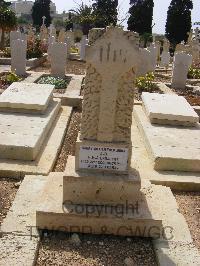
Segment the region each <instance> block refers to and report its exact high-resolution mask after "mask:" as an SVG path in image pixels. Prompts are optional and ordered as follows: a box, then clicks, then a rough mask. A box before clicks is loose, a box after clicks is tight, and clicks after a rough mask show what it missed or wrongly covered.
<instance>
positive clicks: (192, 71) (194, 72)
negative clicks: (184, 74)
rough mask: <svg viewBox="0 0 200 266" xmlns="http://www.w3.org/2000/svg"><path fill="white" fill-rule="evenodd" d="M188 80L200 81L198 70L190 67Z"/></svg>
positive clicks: (199, 71)
mask: <svg viewBox="0 0 200 266" xmlns="http://www.w3.org/2000/svg"><path fill="white" fill-rule="evenodd" d="M188 78H189V79H200V69H195V68H192V67H190V69H189V72H188Z"/></svg>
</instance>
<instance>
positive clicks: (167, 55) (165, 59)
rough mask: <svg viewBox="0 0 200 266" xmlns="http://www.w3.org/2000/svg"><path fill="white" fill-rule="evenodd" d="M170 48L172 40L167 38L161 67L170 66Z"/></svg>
mask: <svg viewBox="0 0 200 266" xmlns="http://www.w3.org/2000/svg"><path fill="white" fill-rule="evenodd" d="M169 48H170V42H169V41H168V40H167V39H165V40H164V43H163V52H162V55H161V63H160V66H161V67H168V65H169V64H170V53H169Z"/></svg>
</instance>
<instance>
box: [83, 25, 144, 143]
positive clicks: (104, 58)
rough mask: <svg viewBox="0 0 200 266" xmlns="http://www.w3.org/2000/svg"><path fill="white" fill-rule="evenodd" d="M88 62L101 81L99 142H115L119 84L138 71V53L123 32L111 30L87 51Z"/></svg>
mask: <svg viewBox="0 0 200 266" xmlns="http://www.w3.org/2000/svg"><path fill="white" fill-rule="evenodd" d="M86 61H87V63H90V64H92V66H93V67H94V68H95V69H96V70H97V72H98V73H99V74H100V75H101V78H102V83H101V91H100V110H99V123H98V134H97V141H107V142H109V141H113V138H114V123H115V115H116V101H117V96H118V88H119V80H120V78H121V77H122V76H123V75H124V74H125V73H126V72H128V71H129V70H130V69H132V68H134V69H135V68H137V66H138V62H139V51H137V49H134V45H133V43H131V42H130V41H129V40H128V39H126V37H125V36H124V32H123V30H122V29H121V28H112V27H111V28H109V29H107V32H106V34H105V35H103V36H102V37H101V38H100V39H98V40H97V41H96V42H95V45H94V46H91V47H89V48H88V49H87V58H86ZM133 89H134V88H133Z"/></svg>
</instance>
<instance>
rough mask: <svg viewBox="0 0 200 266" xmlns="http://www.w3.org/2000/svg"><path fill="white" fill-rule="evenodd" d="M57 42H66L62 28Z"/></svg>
mask: <svg viewBox="0 0 200 266" xmlns="http://www.w3.org/2000/svg"><path fill="white" fill-rule="evenodd" d="M58 42H63V43H66V33H65V30H64V29H61V30H60V32H59V35H58Z"/></svg>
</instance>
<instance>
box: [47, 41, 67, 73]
mask: <svg viewBox="0 0 200 266" xmlns="http://www.w3.org/2000/svg"><path fill="white" fill-rule="evenodd" d="M66 51H67V45H66V44H65V43H54V44H53V45H52V48H51V74H52V75H55V76H58V77H65V65H66Z"/></svg>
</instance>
